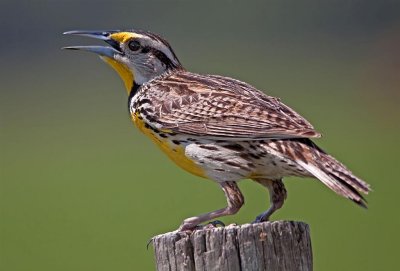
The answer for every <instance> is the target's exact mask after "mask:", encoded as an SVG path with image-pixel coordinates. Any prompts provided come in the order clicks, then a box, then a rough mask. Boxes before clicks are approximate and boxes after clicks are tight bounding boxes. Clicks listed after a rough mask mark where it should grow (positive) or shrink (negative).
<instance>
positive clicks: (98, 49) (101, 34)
mask: <svg viewBox="0 0 400 271" xmlns="http://www.w3.org/2000/svg"><path fill="white" fill-rule="evenodd" d="M116 32H119V31H117V30H111V31H80V30H78V31H68V32H64V33H63V34H64V35H77V36H84V37H89V38H95V39H99V40H104V41H105V42H107V43H108V44H109V45H110V46H111V47H110V46H98V45H93V46H68V47H63V48H62V49H67V50H83V51H88V52H92V53H95V54H98V55H100V56H106V57H109V58H112V59H113V58H114V57H115V55H118V54H119V55H121V54H122V51H121V48H120V46H119V43H118V42H117V41H115V40H113V39H111V38H110V35H111V34H113V33H116Z"/></svg>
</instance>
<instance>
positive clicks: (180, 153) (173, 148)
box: [132, 116, 206, 178]
mask: <svg viewBox="0 0 400 271" xmlns="http://www.w3.org/2000/svg"><path fill="white" fill-rule="evenodd" d="M132 120H133V122H134V124H135V125H136V127H137V128H138V129H139V130H140V131H141V132H142V133H144V134H145V135H146V136H147V137H149V138H150V139H151V140H152V141H153V142H154V143H155V144H156V145H157V146H158V147H159V148H160V149H161V150H162V151H163V152H164V153H165V154H166V155H167V156H168V157H169V158H170V159H171V160H172V161H173V162H174V163H175V164H177V165H178V166H179V167H181V168H182V169H184V170H186V171H188V172H190V173H192V174H194V175H196V176H199V177H203V178H206V175H205V172H204V170H203V168H201V167H200V166H199V165H197V164H196V163H195V162H194V161H193V160H191V159H190V158H189V157H187V156H186V154H185V148H186V146H185V145H184V144H181V143H178V142H180V141H179V138H178V137H176V136H172V135H170V134H168V133H163V132H161V131H157V130H155V129H152V128H150V127H149V126H148V125H146V123H145V122H144V121H143V119H141V118H138V116H132Z"/></svg>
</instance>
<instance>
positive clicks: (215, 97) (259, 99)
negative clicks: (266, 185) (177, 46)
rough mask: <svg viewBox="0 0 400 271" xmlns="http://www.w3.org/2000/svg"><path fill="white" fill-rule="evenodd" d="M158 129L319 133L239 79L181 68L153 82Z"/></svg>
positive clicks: (254, 134) (252, 134)
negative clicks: (181, 69) (197, 72)
mask: <svg viewBox="0 0 400 271" xmlns="http://www.w3.org/2000/svg"><path fill="white" fill-rule="evenodd" d="M154 88H159V91H149V92H152V93H163V94H162V95H161V96H159V97H150V102H151V103H152V104H153V108H155V109H156V110H155V111H154V116H153V118H154V119H155V120H156V123H158V125H157V128H159V129H162V130H169V131H172V132H178V133H186V134H192V135H198V136H205V137H218V138H221V139H235V140H252V139H267V138H292V137H307V138H312V137H320V136H321V135H320V134H319V133H318V132H316V131H315V130H314V128H313V127H312V125H311V124H310V123H309V122H308V121H307V120H305V119H304V118H303V117H301V116H300V115H299V114H297V113H296V112H295V111H293V110H292V109H291V108H289V107H288V106H286V105H284V104H283V103H281V102H280V101H279V99H277V98H274V97H270V96H267V95H265V94H264V93H262V92H261V91H259V90H257V89H255V88H254V87H252V86H250V85H248V84H246V83H243V82H241V81H238V80H235V79H231V78H227V77H221V76H213V75H199V74H193V73H189V72H180V73H176V74H173V75H171V76H169V77H167V78H164V79H163V80H162V82H159V83H155V84H154V85H152V89H154Z"/></svg>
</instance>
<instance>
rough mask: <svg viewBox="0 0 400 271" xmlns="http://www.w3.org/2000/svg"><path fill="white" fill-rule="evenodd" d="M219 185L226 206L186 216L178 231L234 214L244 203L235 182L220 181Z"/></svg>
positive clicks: (191, 228)
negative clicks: (224, 197)
mask: <svg viewBox="0 0 400 271" xmlns="http://www.w3.org/2000/svg"><path fill="white" fill-rule="evenodd" d="M220 186H221V188H222V190H223V191H224V193H225V196H226V201H227V202H228V206H227V207H225V208H223V209H219V210H216V211H213V212H210V213H206V214H202V215H199V216H194V217H190V218H187V219H185V220H184V221H183V223H182V225H181V226H180V227H179V229H178V231H187V230H194V229H195V228H196V226H197V225H199V224H201V223H203V222H205V221H209V220H212V219H215V218H217V217H221V216H226V215H233V214H236V213H237V212H238V211H239V209H240V207H242V205H243V204H244V198H243V195H242V193H241V192H240V190H239V187H238V186H237V184H236V182H221V183H220Z"/></svg>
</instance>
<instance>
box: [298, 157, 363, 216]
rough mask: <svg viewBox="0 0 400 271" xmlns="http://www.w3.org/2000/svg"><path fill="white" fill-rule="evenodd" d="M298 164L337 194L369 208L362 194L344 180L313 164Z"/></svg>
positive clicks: (300, 162)
mask: <svg viewBox="0 0 400 271" xmlns="http://www.w3.org/2000/svg"><path fill="white" fill-rule="evenodd" d="M297 163H299V164H300V165H301V166H302V167H303V168H304V169H305V170H307V171H308V172H309V173H310V174H312V175H313V176H315V177H316V178H317V179H319V180H320V181H321V182H322V183H323V184H325V185H326V186H328V187H329V188H330V189H332V190H333V191H335V192H336V193H337V194H339V195H341V196H343V197H346V198H348V199H350V200H352V201H354V202H355V203H357V204H358V205H360V206H362V207H364V208H367V203H366V200H365V199H364V197H363V196H362V195H361V194H360V192H358V191H357V190H356V189H355V188H354V187H353V186H351V185H349V184H348V183H347V182H346V181H344V180H343V179H341V178H339V177H337V176H335V175H334V174H331V173H328V172H326V170H322V169H321V168H319V167H318V166H316V165H313V164H311V163H305V162H303V161H297Z"/></svg>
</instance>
